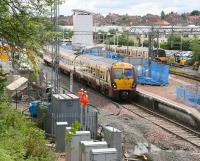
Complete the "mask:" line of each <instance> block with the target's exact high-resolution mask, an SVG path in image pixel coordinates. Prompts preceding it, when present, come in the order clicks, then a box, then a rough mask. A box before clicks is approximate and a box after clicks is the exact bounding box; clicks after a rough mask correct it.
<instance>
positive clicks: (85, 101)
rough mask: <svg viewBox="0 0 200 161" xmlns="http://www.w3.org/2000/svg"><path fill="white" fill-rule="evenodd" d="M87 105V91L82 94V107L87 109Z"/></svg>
mask: <svg viewBox="0 0 200 161" xmlns="http://www.w3.org/2000/svg"><path fill="white" fill-rule="evenodd" d="M88 104H89V98H88V95H87V91H84V94H83V107H87V106H88Z"/></svg>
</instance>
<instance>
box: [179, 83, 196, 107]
mask: <svg viewBox="0 0 200 161" xmlns="http://www.w3.org/2000/svg"><path fill="white" fill-rule="evenodd" d="M176 98H177V99H178V100H180V101H183V102H185V103H187V104H189V105H191V106H193V107H196V108H199V109H200V86H178V87H176Z"/></svg>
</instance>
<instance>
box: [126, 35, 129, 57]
mask: <svg viewBox="0 0 200 161" xmlns="http://www.w3.org/2000/svg"><path fill="white" fill-rule="evenodd" d="M128 34H129V32H128V31H127V46H126V47H127V48H126V50H127V52H126V54H127V55H128V50H129V48H128V46H129V37H128V36H129V35H128Z"/></svg>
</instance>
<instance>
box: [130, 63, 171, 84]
mask: <svg viewBox="0 0 200 161" xmlns="http://www.w3.org/2000/svg"><path fill="white" fill-rule="evenodd" d="M133 65H134V64H133ZM136 69H137V76H138V77H137V82H138V83H139V84H148V85H167V84H168V83H169V81H168V77H169V67H168V65H165V64H160V63H156V62H152V61H148V60H146V61H144V64H143V65H139V66H137V67H136Z"/></svg>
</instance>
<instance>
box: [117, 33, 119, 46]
mask: <svg viewBox="0 0 200 161" xmlns="http://www.w3.org/2000/svg"><path fill="white" fill-rule="evenodd" d="M118 43H119V40H118V35H117V46H118Z"/></svg>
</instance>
